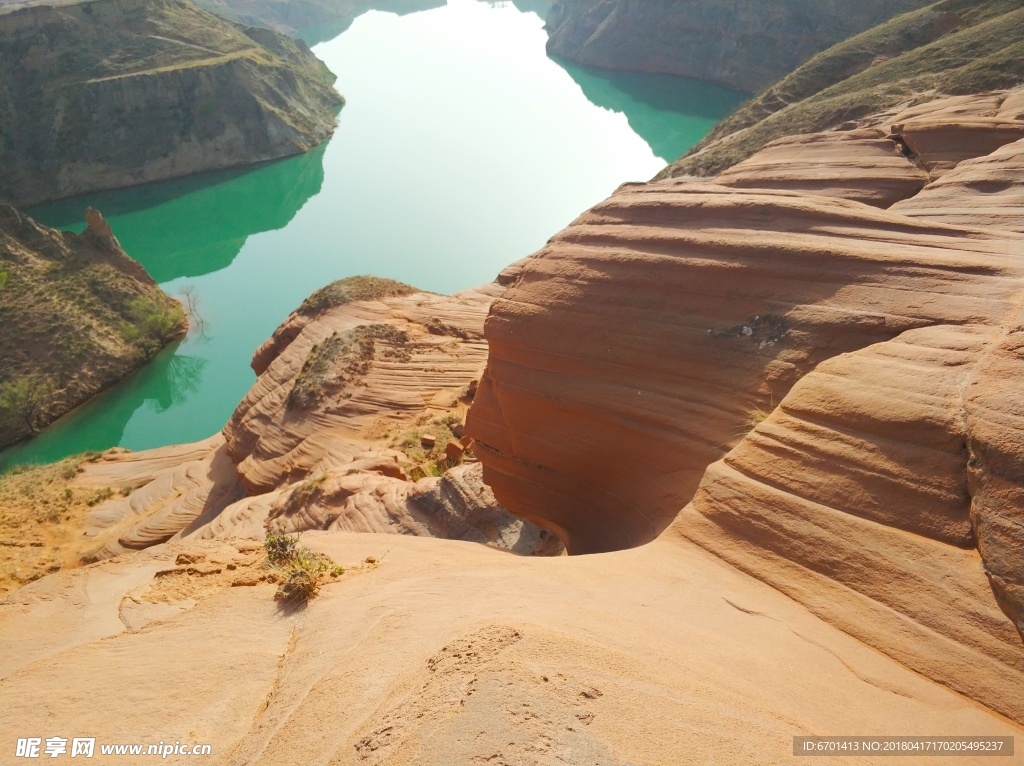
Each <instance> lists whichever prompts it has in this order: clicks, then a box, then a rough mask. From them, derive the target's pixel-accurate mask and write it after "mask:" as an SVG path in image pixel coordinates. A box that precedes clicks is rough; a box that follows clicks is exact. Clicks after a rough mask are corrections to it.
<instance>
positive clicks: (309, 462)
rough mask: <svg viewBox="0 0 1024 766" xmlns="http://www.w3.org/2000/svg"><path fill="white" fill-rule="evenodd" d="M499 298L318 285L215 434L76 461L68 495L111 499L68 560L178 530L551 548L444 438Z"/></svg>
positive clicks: (378, 285) (467, 394) (461, 447)
mask: <svg viewBox="0 0 1024 766" xmlns="http://www.w3.org/2000/svg"><path fill="white" fill-rule="evenodd" d="M496 289H497V286H496V285H492V286H488V287H486V288H483V289H482V290H481V291H468V292H465V293H460V294H459V295H457V296H452V297H449V296H441V295H434V294H430V293H421V292H418V291H416V290H414V289H413V288H410V287H408V286H406V285H402V284H400V283H397V282H393V281H390V280H382V279H373V278H351V279H347V280H342V281H341V282H337V283H333V284H331V285H328V286H327V287H325V288H323V289H321V290H319V291H317V292H316V293H314V294H313V295H311V296H310V297H309V298H308V299H307V300H306V301H305V302H304V303H303V304H302V306H300V307H299V309H298V310H296V311H295V312H294V313H293V314H292V315H291V316H289V317H288V319H287V320H285V322H284V323H283V324H282V325H281V326H280V327H279V328H278V330H277V331H276V332H275V333H274V335H273V336H272V337H271V338H270V339H269V340H268V341H267V342H266V343H265V344H264V345H263V346H262V347H261V348H260V349H258V350H257V351H256V353H255V355H254V357H253V368H254V369H255V370H256V372H257V374H258V378H257V380H256V383H255V384H254V385H253V387H252V389H251V390H250V392H249V393H248V394H247V396H246V397H245V399H243V400H242V402H241V403H240V404H239V406H238V408H237V409H236V410H235V413H234V415H233V416H232V417H231V419H230V421H229V422H228V423H227V425H226V426H225V428H224V431H223V433H222V434H218V435H216V436H214V437H211V438H210V439H208V440H206V441H203V442H199V443H197V444H191V445H182V446H178V447H166V448H160V449H155V450H148V451H144V452H137V453H132V452H126V451H123V450H112V451H110V452H108V453H107V454H105V455H104V456H102V457H101V458H99V459H97V460H93V461H91V462H86V463H82V464H81V465H80V466H79V467H80V468H81V472H80V474H79V475H78V476H77V478H75V480H74V482H73V483H72V485H71V487H72V490H73V491H74V492H86V493H89V492H92V493H97V492H105V493H107V495H108V498H109V499H104V501H103V502H99V503H97V504H96V505H95V507H94V508H92V509H91V511H90V513H89V515H88V517H87V520H86V522H85V535H84V536H83V537H81V538H80V539H79V542H78V543H77V545H76V547H77V550H78V553H79V555H80V556H81V557H82V558H83V559H85V560H95V559H101V558H108V557H111V556H116V555H118V554H121V553H125V552H127V551H132V550H139V549H143V548H147V547H150V546H153V545H158V544H160V543H163V542H165V541H167V540H169V539H172V538H175V539H176V538H181V537H187V538H190V539H192V538H232V537H248V538H257V539H261V538H262V537H263V536H264V534H265V531H266V530H268V529H269V530H271V531H278V532H287V533H294V532H303V531H306V530H320V529H330V530H335V531H350V532H393V533H398V534H408V535H422V536H431V537H446V538H451V539H458V540H468V541H473V542H479V543H484V544H486V545H493V546H495V547H498V548H501V549H504V550H512V551H514V552H517V553H524V554H558V553H560V552H561V550H562V545H561V543H560V542H559V541H558V540H557V538H556V537H555V536H554V535H552V534H551V533H550V532H547V531H545V530H543V529H540V528H537V527H535V526H534V525H532V524H530V523H528V522H524V521H523V520H522V519H518V518H516V517H514V516H512V515H510V514H509V513H508V511H506V510H505V509H504V508H503V507H502V506H501V505H500V504H498V502H497V501H496V500H495V499H494V496H493V494H492V493H491V491H490V489H489V488H488V487H486V486H485V485H484V484H483V481H482V478H481V467H480V465H479V463H476V462H475V461H467V460H466V459H465V458H467V457H469V456H471V454H472V449H471V445H470V443H469V442H468V441H467V440H463V441H461V442H459V441H456V445H455V446H452V445H449V444H447V442H446V440H445V439H441V436H442V435H448V436H451V437H452V438H451V439H448V440H447V441H455V440H456V439H457V437H456V436H452V432H453V431H454V432H456V433H458V434H461V428H462V426H461V420H462V418H463V416H464V412H465V409H466V403H467V402H468V401H469V400H470V399H471V392H472V391H473V390H475V385H476V381H477V379H478V378H479V376H480V374H481V371H482V369H483V366H484V363H485V360H486V344H485V343H484V340H483V334H482V330H483V320H484V317H485V316H486V312H487V308H488V306H489V304H490V300H491V297H492V295H493V293H494V292H495V291H496ZM439 439H440V441H438V440H439ZM430 440H433V442H432V443H435V442H436V446H434V448H433V450H429V449H427V450H425V449H424V447H423V445H424V444H426V443H427V442H428V441H430ZM437 455H439V456H440V457H435V456H437ZM448 455H451V456H452V457H448ZM442 473H443V474H444V475H443V477H442V476H441V474H442ZM110 495H113V496H112V497H111V496H110Z"/></svg>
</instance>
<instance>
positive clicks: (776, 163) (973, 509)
mask: <svg viewBox="0 0 1024 766" xmlns="http://www.w3.org/2000/svg"><path fill="white" fill-rule="evenodd" d="M986 99H987V100H988V101H989V102H991V108H988V109H986V110H985V113H984V114H981V115H979V114H978V112H979V111H980V109H979V105H980V104H983V103H985V102H986ZM1008 100H1009V98H1008V96H1007V95H1006V94H995V95H992V96H987V97H975V98H972V99H963V100H961V99H943V100H937V101H935V102H933V103H930V104H924V105H921V106H919V107H914V108H913V110H903V111H902V112H901V111H900V110H896V111H895V112H892V113H887V114H881V115H877V116H875V117H873V118H871V120H870V122H872V123H873V124H874V125H876V126H880V127H879V128H878V129H877V130H876V131H875V132H874V133H867V132H865V131H861V132H859V133H857V132H853V133H851V132H848V131H836V132H826V133H823V134H816V135H809V136H798V137H794V138H792V139H790V140H788V141H785V142H780V143H777V144H775V145H771V146H768V147H766V148H765V149H764V150H762V152H760V153H758V154H755V155H754V156H753V157H752V158H751V159H750V160H748V161H747V162H745V163H742V164H741V165H738V166H736V167H735V168H734V169H733V170H732V171H730V172H727V173H724V174H723V176H722V178H721V181H722V183H715V182H710V183H709V182H706V181H701V180H694V179H688V180H678V181H661V182H655V183H649V184H627V185H625V186H623V187H622V188H620V189H619V190H618V191H617V192H616V193H615V194H614V195H613V196H612V197H611V198H610V199H609V200H607V201H605V202H603V203H601V204H600V205H597V206H596V207H594V208H593V209H591V210H590V211H588V212H587V213H585V214H583V215H582V216H581V217H580V218H579V219H577V220H576V221H575V222H574V223H573V224H572V225H571V226H570V227H569V228H567V229H566V230H565V231H563V232H561V233H560V234H558V235H556V236H555V237H554V238H552V240H551V241H550V242H549V243H548V245H547V246H546V247H545V248H543V249H542V250H541V251H540V252H538V253H537V254H536V255H535V256H533V257H532V258H530V259H527V260H526V261H525V262H523V263H522V264H521V267H520V272H519V275H518V277H516V280H515V282H514V284H513V285H512V286H511V288H510V289H509V290H508V291H507V292H506V293H505V294H504V295H503V296H502V297H501V298H499V299H498V300H496V301H495V303H494V304H493V306H492V310H491V314H490V316H489V318H488V322H487V325H486V333H485V334H486V337H487V339H488V341H489V344H490V357H489V359H488V366H487V371H486V373H485V375H484V378H483V380H482V381H481V384H480V394H479V396H478V398H477V401H476V402H475V403H474V406H473V408H472V410H471V412H470V418H469V421H468V429H469V431H470V433H471V434H472V435H473V436H474V437H475V438H476V439H477V447H476V449H477V454H478V455H479V456H480V458H481V460H482V462H483V463H484V478H485V480H486V481H488V483H490V484H491V486H492V487H493V489H494V492H495V495H496V497H497V498H498V500H499V501H500V502H502V503H503V504H505V505H506V506H508V507H509V508H510V509H512V510H513V511H514V512H516V513H519V514H522V515H524V516H526V517H527V518H529V519H531V520H532V521H534V522H536V523H538V524H540V525H544V526H547V527H549V528H550V529H552V530H554V531H556V532H557V533H558V534H559V536H560V537H561V538H562V539H563V540H565V541H566V544H567V547H568V549H569V551H570V553H593V552H600V551H607V550H612V549H615V548H620V547H630V546H635V545H640V544H642V543H646V542H648V541H650V540H652V539H653V538H655V537H656V536H658V535H659V534H660V533H661V532H662V531H663V530H664V529H665V527H666V525H669V524H671V532H670V533H669V536H670V537H671V536H678V537H684V538H686V539H687V540H689V541H690V542H693V543H696V544H698V545H700V546H701V547H703V548H705V549H706V550H708V551H710V552H712V553H714V554H715V555H717V556H719V557H721V558H722V559H723V560H725V561H727V562H729V563H730V564H733V565H734V566H736V567H738V568H740V569H741V570H743V571H745V572H747V573H749V574H751V575H753V576H754V577H756V578H757V579H759V580H762V581H764V582H766V583H768V584H770V585H772V586H774V587H776V588H778V589H779V590H781V591H782V592H783V593H786V594H787V595H789V596H791V597H792V598H794V599H795V600H797V601H798V602H800V603H802V604H804V605H805V606H807V607H808V608H809V609H810V610H811V611H812V612H814V613H815V614H817V615H819V616H821V617H822V618H823V619H825V620H826V621H828V622H829V623H830V624H832V625H835V626H838V627H840V628H841V629H842V630H844V631H846V632H847V633H849V634H850V635H852V636H854V637H856V638H858V639H860V640H862V641H864V642H865V643H867V644H869V645H871V646H873V647H875V648H877V649H879V650H880V651H882V652H884V653H885V654H887V655H889V656H891V657H893V658H895V659H897V660H898V661H900V662H901V663H903V664H905V665H906V666H908V667H910V668H913V669H915V670H916V671H918V672H920V673H922V674H924V675H925V676H927V677H929V678H932V679H934V680H936V681H937V682H939V683H942V684H944V685H947V686H949V687H950V688H952V689H954V690H956V691H958V692H960V693H962V694H964V695H966V696H968V697H970V698H972V699H975V700H977V701H979V702H981V703H982V704H984V705H986V706H988V707H990V708H992V709H993V710H996V711H998V712H999V713H1001V714H1003V715H1006V716H1008V717H1010V718H1012V719H1014V720H1017V721H1024V707H1022V706H1021V705H1020V702H1019V695H1018V694H1016V689H1018V688H1020V687H1021V685H1022V684H1024V674H1022V670H1021V669H1022V667H1024V646H1022V643H1021V641H1022V635H1024V620H1022V615H1024V600H1022V595H1024V588H1022V575H1021V570H1020V566H1019V564H1020V561H1021V560H1024V543H1022V540H1024V517H1022V515H1021V512H1020V508H1021V507H1022V497H1024V494H1022V493H1024V474H1022V472H1021V468H1020V466H1021V465H1022V461H1021V457H1022V455H1021V454H1020V445H1021V444H1024V439H1022V438H1021V436H1022V434H1024V408H1022V406H1021V398H1020V396H1019V393H1020V387H1019V380H1020V377H1021V373H1022V369H1024V368H1022V367H1021V365H1022V357H1021V354H1020V346H1021V341H1020V334H1021V324H1020V323H1021V319H1020V310H1021V305H1022V301H1024V293H1022V289H1021V285H1022V277H1024V263H1022V261H1021V252H1022V247H1024V242H1022V239H1021V235H1020V233H1019V218H1018V219H1016V220H1015V219H1014V218H1013V217H1012V213H1011V210H1012V208H1013V200H1015V199H1017V198H1019V195H1020V194H1021V183H1022V179H1021V177H1020V173H1019V172H1015V168H1016V167H1017V164H1018V163H1019V162H1020V141H1019V140H1015V139H1016V131H1018V130H1019V129H1020V122H1019V118H1018V117H1017V116H1016V115H1011V117H1010V120H1007V119H1006V116H1005V115H1003V114H1001V111H1002V110H1001V108H1000V107H1001V106H1002V104H1004V103H1006V102H1007V101H1008ZM1008 106H1012V105H1008ZM965 110H966V111H967V112H968V113H972V114H973V115H974V116H973V117H969V118H965V117H964V112H965ZM1014 120H1017V121H1016V122H1014ZM913 124H916V125H919V126H923V125H927V126H928V128H927V130H925V131H922V133H926V134H927V135H931V136H936V137H938V138H937V139H936V140H935V141H934V142H933V143H931V144H927V143H924V142H918V143H916V144H913V145H912V142H911V141H906V142H905V143H902V144H901V143H900V141H899V140H898V137H899V136H901V135H902V133H901V132H900V131H905V130H906V129H907V126H909V125H913ZM890 126H894V127H890ZM1004 126H1005V127H1004ZM978 135H983V136H988V137H990V138H991V143H998V141H999V140H1005V141H1007V143H1006V144H1004V145H1002V146H999V147H998V148H996V149H995V150H994V151H993V150H992V146H991V143H986V142H984V141H974V140H973V138H974V137H976V136H978ZM997 135H998V136H999V137H1000V138H998V139H997V138H996V137H995V136H997ZM887 141H888V142H889V143H890V144H891V145H894V146H902V147H904V148H905V149H907V151H906V152H905V153H901V155H900V157H898V158H897V160H899V159H905V161H906V165H909V166H910V167H912V168H913V169H914V171H916V173H914V175H915V176H916V177H917V178H918V181H917V182H915V183H906V184H904V185H903V186H902V190H900V187H899V186H897V185H894V184H893V183H892V175H891V173H889V172H881V171H879V170H878V167H879V164H878V163H877V162H876V163H874V164H872V162H871V161H870V158H871V157H872V156H876V157H884V158H885V160H886V161H887V162H891V161H892V157H893V156H894V155H893V154H892V151H893V148H892V146H890V147H886V144H885V142H887ZM865 142H866V145H865ZM846 144H848V145H850V146H851V151H850V154H849V156H844V155H843V154H842V153H840V152H837V151H836V150H835V147H838V146H843V145H846ZM802 147H806V153H805V154H802V153H801V148H802ZM915 149H916V150H915ZM990 151H991V154H988V152H990ZM872 152H873V153H874V155H873V154H872ZM961 152H962V153H964V154H966V155H969V156H966V157H965V156H964V154H960V153H961ZM783 155H788V156H789V157H791V158H795V159H796V160H798V161H793V162H791V163H790V165H789V167H790V168H791V169H792V172H791V173H790V174H789V175H788V177H785V173H786V171H785V170H784V169H782V167H783V163H781V162H780V157H782V156H783ZM979 155H981V156H979ZM865 158H867V159H865ZM958 160H959V161H958ZM816 163H817V164H818V169H817V171H815V170H814V168H815V164H816ZM954 163H955V164H954ZM906 165H903V166H900V167H903V168H904V169H906ZM830 171H831V176H830ZM780 176H783V177H781V178H780ZM926 178H931V179H934V180H932V181H931V182H930V183H928V184H927V185H925V186H924V187H923V188H920V191H918V190H917V189H918V188H919V186H920V184H921V183H922V182H923V180H924V179H926ZM761 179H764V185H765V186H766V187H769V188H767V189H758V188H750V187H756V185H757V184H758V182H759V181H760V180H761ZM725 184H734V185H730V186H726V185H725ZM779 186H783V187H784V189H785V190H782V189H779V188H777V187H779ZM900 194H902V195H905V196H904V197H903V198H902V199H899V200H897V201H895V202H893V201H892V200H893V197H894V196H898V195H900ZM843 195H848V196H850V197H852V198H854V199H857V200H862V201H851V200H848V199H841V196H843ZM864 201H867V202H869V203H871V204H870V205H868V204H864ZM885 202H890V203H892V204H891V205H890V209H889V210H884V209H878V207H877V206H879V205H881V204H884V203H885ZM1018 209H1019V208H1018ZM904 210H905V211H906V214H904V212H903V211H904ZM915 212H919V213H920V214H919V215H914V213H915ZM971 223H975V224H977V225H975V226H971V225H968V224H971ZM1013 392H1016V396H1015V395H1014V393H1013ZM751 428H752V429H753V430H751ZM748 431H749V433H748ZM709 460H710V461H711V464H710V466H708V462H709ZM691 498H692V501H691ZM688 501H690V502H689V504H688V505H687V502H688ZM684 505H685V506H686V507H685V509H684V510H683V511H682V513H679V510H680V509H681V508H683V506H684Z"/></svg>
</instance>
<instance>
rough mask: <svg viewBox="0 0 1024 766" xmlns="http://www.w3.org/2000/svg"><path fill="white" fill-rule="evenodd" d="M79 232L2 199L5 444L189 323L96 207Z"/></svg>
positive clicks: (0, 388)
mask: <svg viewBox="0 0 1024 766" xmlns="http://www.w3.org/2000/svg"><path fill="white" fill-rule="evenodd" d="M86 218H87V220H88V222H89V223H88V226H87V227H86V229H85V231H83V232H82V233H81V234H79V235H76V234H72V233H71V232H61V231H56V230H54V229H51V228H49V227H47V226H43V225H41V224H38V223H36V222H35V221H34V220H32V218H30V217H29V216H27V215H25V214H23V213H20V212H19V211H17V210H15V209H14V208H12V207H10V206H9V205H3V204H0V283H2V284H0V447H2V446H4V445H7V444H11V443H13V442H15V441H18V440H19V439H21V438H23V437H25V436H28V435H29V434H31V433H34V432H35V431H37V430H39V429H41V428H42V427H43V426H45V425H47V424H49V423H51V422H53V421H54V420H56V419H57V418H58V417H60V416H61V415H63V414H65V413H66V412H68V411H70V410H72V409H73V408H75V407H77V406H78V405H80V404H82V403H83V402H85V401H86V400H88V399H90V398H92V397H93V396H95V395H96V394H97V393H99V392H100V391H102V390H103V389H105V388H107V387H109V386H111V385H113V384H114V383H116V382H117V381H119V380H121V379H122V378H124V377H126V376H127V375H128V374H129V373H131V372H132V371H133V370H135V369H137V368H138V367H140V366H141V365H142V364H144V363H145V362H146V361H147V360H149V359H150V358H151V357H152V356H153V355H154V354H155V353H156V352H157V351H159V350H160V348H162V347H163V346H164V345H166V344H167V343H168V342H170V341H171V340H173V339H175V338H178V337H180V336H181V335H183V334H184V333H185V330H186V329H187V323H186V321H185V317H184V314H183V312H182V309H181V306H180V304H179V303H178V302H177V301H175V300H173V299H172V298H170V297H169V296H167V295H165V294H164V293H163V292H162V291H161V290H160V288H158V287H157V286H156V283H154V282H153V280H152V279H151V278H150V277H149V275H148V274H147V273H146V270H145V269H144V268H142V266H141V265H140V264H139V263H137V262H136V261H134V260H132V258H131V257H129V256H128V255H127V254H126V253H125V252H124V250H122V249H121V246H120V245H119V244H118V241H117V239H116V238H115V237H114V235H113V233H112V232H111V230H110V226H108V225H107V223H106V222H105V221H104V220H103V217H102V216H101V215H100V214H99V213H98V212H96V211H94V210H91V209H90V210H89V211H88V212H87V214H86Z"/></svg>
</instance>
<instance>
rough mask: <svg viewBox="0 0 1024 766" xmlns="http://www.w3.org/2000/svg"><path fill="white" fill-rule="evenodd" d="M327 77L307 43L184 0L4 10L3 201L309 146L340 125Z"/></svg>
mask: <svg viewBox="0 0 1024 766" xmlns="http://www.w3.org/2000/svg"><path fill="white" fill-rule="evenodd" d="M51 40H59V41H60V44H59V45H58V44H53V43H51V42H48V41H51ZM333 80H334V76H333V75H332V74H331V73H330V72H329V71H328V70H327V69H326V67H325V66H324V65H323V64H322V63H321V62H320V61H318V60H317V59H316V57H315V56H313V54H312V53H310V51H309V49H308V48H307V47H306V46H305V45H304V44H303V43H299V42H296V41H293V40H291V39H289V38H287V37H285V36H284V35H281V34H278V33H276V32H271V31H270V30H266V29H252V28H247V27H242V26H240V25H237V24H233V23H232V22H229V21H225V20H223V19H221V18H220V17H218V16H215V15H213V14H211V13H208V12H207V11H203V10H201V9H199V8H197V7H196V6H194V5H192V4H190V3H185V2H178V0H93V1H92V2H83V3H78V4H70V5H63V6H59V7H52V6H34V7H28V8H24V9H20V10H15V11H12V12H9V13H6V14H0V103H2V105H3V112H4V119H3V121H2V122H0V165H2V166H3V168H4V173H3V176H2V177H0V198H6V199H7V200H9V201H12V202H14V203H15V204H20V205H30V204H34V203H37V202H41V201H45V200H51V199H58V198H61V197H68V196H73V195H75V194H80V193H83V192H86V191H92V190H96V189H109V188H116V187H122V186H132V185H136V184H140V183H145V182H148V181H154V180H159V179H163V178H174V177H178V176H183V175H188V174H190V173H196V172H199V171H203V170H213V169H217V168H224V167H233V166H237V165H246V164H251V163H255V162H260V161H263V160H269V159H274V158H277V157H284V156H287V155H291V154H299V153H301V152H304V151H308V150H309V149H312V148H313V147H315V146H317V145H318V144H319V143H320V142H321V141H323V140H324V139H325V138H326V137H327V136H329V135H330V134H331V132H332V131H333V129H334V111H333V110H334V109H335V108H336V107H337V106H339V105H340V104H341V103H342V99H341V97H340V96H338V94H337V93H336V92H335V91H334V89H333V88H332V87H331V83H332V82H333Z"/></svg>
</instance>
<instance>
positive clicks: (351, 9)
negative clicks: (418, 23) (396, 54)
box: [196, 0, 444, 45]
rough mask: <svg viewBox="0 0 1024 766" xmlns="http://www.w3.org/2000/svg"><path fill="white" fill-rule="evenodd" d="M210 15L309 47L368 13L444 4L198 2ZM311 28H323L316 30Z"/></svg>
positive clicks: (407, 0)
mask: <svg viewBox="0 0 1024 766" xmlns="http://www.w3.org/2000/svg"><path fill="white" fill-rule="evenodd" d="M196 1H197V3H198V4H199V5H200V6H202V7H203V8H206V9H207V10H208V11H213V12H214V13H216V14H218V15H220V16H223V17H224V18H226V19H231V20H232V21H237V22H239V23H240V24H249V25H251V26H256V27H267V28H269V29H276V30H277V31H279V32H284V33H286V34H290V35H295V36H298V37H301V39H303V40H306V41H307V42H308V43H309V44H310V45H313V44H314V43H316V42H319V41H321V40H328V39H330V38H332V37H335V36H336V35H340V34H341V33H342V32H344V31H345V30H346V29H348V28H349V26H350V25H351V24H352V22H353V21H355V20H356V18H357V17H359V16H361V15H362V14H364V13H366V12H367V11H387V12H388V13H397V14H406V13H414V12H416V11H424V10H427V9H428V8H437V7H439V6H441V5H444V0H288V2H285V3H282V2H280V0H196ZM311 27H323V29H316V30H313V34H309V31H310V28H311Z"/></svg>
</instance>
